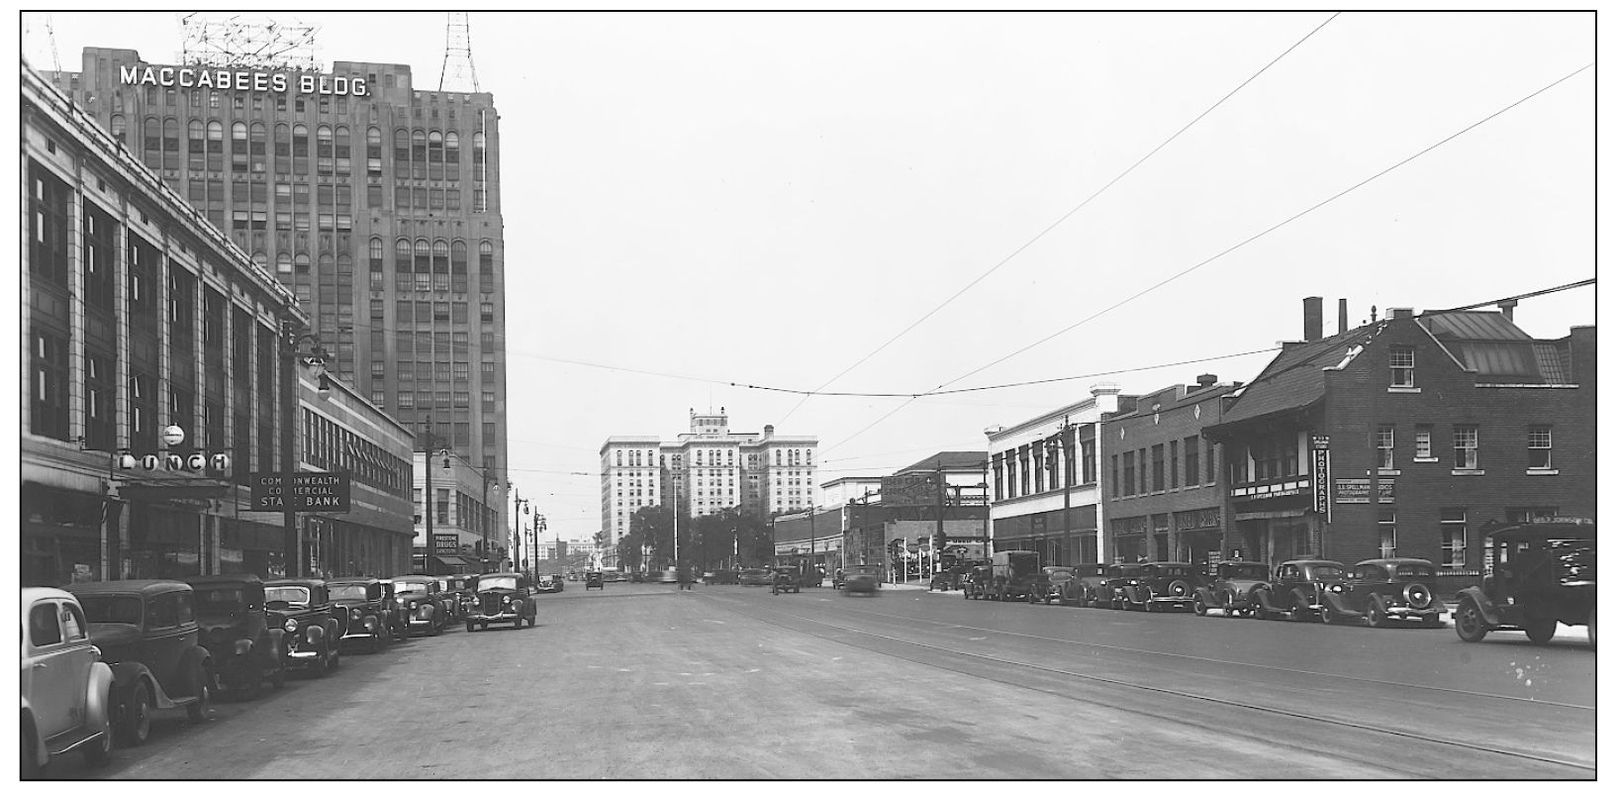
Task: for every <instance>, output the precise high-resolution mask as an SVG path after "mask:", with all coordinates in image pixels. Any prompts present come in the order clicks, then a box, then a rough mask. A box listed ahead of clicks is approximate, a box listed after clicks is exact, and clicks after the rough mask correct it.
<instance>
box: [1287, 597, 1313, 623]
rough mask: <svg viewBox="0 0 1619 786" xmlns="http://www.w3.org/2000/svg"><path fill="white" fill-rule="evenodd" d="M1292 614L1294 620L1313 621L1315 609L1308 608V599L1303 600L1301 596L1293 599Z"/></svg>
mask: <svg viewBox="0 0 1619 786" xmlns="http://www.w3.org/2000/svg"><path fill="white" fill-rule="evenodd" d="M1292 616H1293V621H1294V622H1315V610H1313V609H1311V608H1310V601H1308V600H1305V599H1304V597H1303V596H1299V597H1295V598H1294V599H1293V615H1292Z"/></svg>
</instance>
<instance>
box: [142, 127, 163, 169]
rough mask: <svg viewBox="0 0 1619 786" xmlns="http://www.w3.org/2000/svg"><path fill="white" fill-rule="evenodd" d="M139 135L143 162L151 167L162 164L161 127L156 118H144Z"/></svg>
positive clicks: (154, 167) (157, 166)
mask: <svg viewBox="0 0 1619 786" xmlns="http://www.w3.org/2000/svg"><path fill="white" fill-rule="evenodd" d="M141 137H142V139H143V141H142V143H141V151H142V153H143V155H144V158H143V161H144V163H145V164H146V165H147V166H149V167H151V168H153V169H157V168H159V167H161V166H163V129H162V125H161V123H160V122H159V121H158V119H157V118H155V117H148V118H146V122H145V123H142V124H141Z"/></svg>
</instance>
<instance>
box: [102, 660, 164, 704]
mask: <svg viewBox="0 0 1619 786" xmlns="http://www.w3.org/2000/svg"><path fill="white" fill-rule="evenodd" d="M107 666H108V667H109V668H110V669H111V670H112V689H113V691H114V692H116V693H118V694H119V695H120V700H122V696H124V695H127V694H128V693H129V692H130V691H132V690H134V689H135V685H136V684H138V683H139V682H140V681H141V680H143V679H145V680H147V681H149V682H155V680H153V679H152V670H151V669H148V668H146V664H144V663H141V662H140V661H135V660H125V661H119V662H117V663H109V664H107Z"/></svg>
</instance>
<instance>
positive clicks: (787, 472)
mask: <svg viewBox="0 0 1619 786" xmlns="http://www.w3.org/2000/svg"><path fill="white" fill-rule="evenodd" d="M690 417H691V424H690V430H688V431H686V432H685V433H682V434H680V435H678V436H677V437H676V438H675V439H674V440H673V441H662V440H660V439H659V438H658V437H655V436H612V437H608V438H607V441H606V442H603V443H602V447H601V468H602V469H601V482H602V529H601V531H602V547H603V550H604V552H605V553H606V555H607V556H608V558H609V559H611V557H612V555H613V554H614V548H615V547H616V545H617V543H618V541H619V539H620V538H622V537H624V535H625V534H626V533H628V532H629V527H630V519H631V516H632V515H633V514H634V513H635V511H637V510H640V509H641V508H644V507H652V506H656V505H662V506H665V507H671V508H673V507H676V506H678V508H679V510H680V512H681V515H683V516H686V517H697V516H705V515H709V514H713V513H718V512H720V511H721V510H725V509H728V508H737V509H739V510H740V511H741V512H742V513H744V514H752V515H756V516H760V517H765V516H770V515H774V514H777V513H786V512H789V511H796V510H805V509H808V508H810V507H812V506H813V505H814V504H815V494H814V491H815V488H816V483H815V451H816V448H817V445H818V444H819V440H818V439H817V438H816V437H813V436H785V435H778V434H776V430H775V427H773V426H765V427H764V431H763V432H762V433H761V432H733V431H731V429H730V425H729V423H730V420H729V416H727V415H726V414H725V408H724V407H721V408H720V411H719V413H718V414H714V413H708V414H703V415H699V414H697V411H696V410H692V411H691V413H690Z"/></svg>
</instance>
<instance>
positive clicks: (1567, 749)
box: [52, 584, 1596, 780]
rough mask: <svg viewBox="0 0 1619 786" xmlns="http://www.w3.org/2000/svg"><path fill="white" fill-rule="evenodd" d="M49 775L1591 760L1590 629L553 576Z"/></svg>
mask: <svg viewBox="0 0 1619 786" xmlns="http://www.w3.org/2000/svg"><path fill="white" fill-rule="evenodd" d="M540 601H541V605H540V625H539V627H536V628H533V629H523V630H506V629H502V630H491V631H487V632H480V633H475V634H468V633H466V632H464V631H460V630H456V631H455V632H452V633H447V634H445V635H443V636H440V637H437V638H431V639H418V640H414V641H411V642H409V643H407V644H403V645H399V646H396V647H394V648H392V649H391V650H389V651H387V652H385V653H383V654H380V655H358V654H355V655H350V656H346V657H345V658H344V659H343V666H342V668H341V669H340V670H339V671H338V672H337V673H335V674H333V675H332V676H330V677H327V678H325V679H318V680H317V679H300V680H294V681H292V682H289V684H288V685H287V687H286V688H284V689H283V690H282V691H281V692H279V693H278V694H274V695H269V696H267V697H266V698H263V699H260V700H258V701H255V702H250V703H241V704H226V703H220V704H218V705H216V709H215V711H214V715H215V717H214V719H213V720H211V721H209V722H207V723H204V724H199V725H192V724H188V723H186V722H185V721H184V720H174V721H171V722H167V723H162V724H159V725H158V726H157V728H156V730H155V732H154V735H153V740H152V741H151V742H150V743H148V745H147V746H145V747H143V748H140V749H136V750H117V751H114V754H113V763H112V765H110V766H108V767H107V768H105V769H103V770H100V771H87V770H84V769H82V768H81V767H80V766H79V765H78V764H77V762H70V763H67V764H66V766H60V767H59V768H56V769H53V771H52V774H53V775H57V776H62V777H111V778H135V779H173V778H179V779H193V778H230V779H257V778H273V779H278V780H294V779H332V778H386V779H409V778H435V779H445V778H449V779H454V778H496V779H499V778H548V779H574V778H581V779H582V778H607V779H694V778H724V779H785V778H795V779H800V778H838V779H873V778H884V779H886V778H906V777H910V778H930V779H949V778H980V779H984V778H988V779H1011V778H1062V779H1091V778H1112V777H1118V778H1153V779H1175V780H1182V779H1187V778H1222V779H1224V778H1233V779H1255V778H1260V779H1296V778H1353V779H1382V778H1407V777H1438V778H1457V779H1466V778H1522V779H1545V778H1591V777H1594V776H1595V761H1596V734H1595V726H1596V711H1595V706H1596V698H1595V683H1596V679H1595V675H1596V656H1595V653H1594V652H1592V651H1591V650H1590V649H1589V648H1587V647H1585V646H1584V644H1583V641H1581V640H1578V639H1573V640H1566V639H1565V640H1559V641H1557V642H1554V643H1553V645H1551V646H1547V647H1536V646H1532V645H1530V644H1528V642H1527V641H1526V640H1525V639H1523V637H1522V635H1521V634H1508V633H1502V634H1496V635H1492V636H1491V637H1490V638H1489V639H1486V640H1485V642H1484V643H1482V644H1476V645H1468V644H1464V643H1462V642H1461V641H1459V640H1457V638H1456V636H1455V634H1454V633H1453V632H1451V631H1448V630H1423V629H1413V630H1370V629H1363V628H1358V627H1338V626H1331V627H1329V626H1324V625H1320V624H1305V623H1288V622H1259V621H1254V620H1246V619H1231V620H1225V619H1215V618H1198V617H1194V616H1193V615H1190V614H1146V613H1139V612H1114V611H1104V610H1093V609H1076V608H1058V607H1045V606H1029V605H1026V604H999V603H991V602H967V601H964V600H963V599H962V597H961V595H960V594H959V593H928V592H919V591H895V590H889V591H885V592H883V593H881V594H879V595H878V596H877V597H874V598H860V597H853V598H845V597H842V596H840V595H838V594H837V593H835V592H833V591H831V590H828V589H822V590H815V589H811V590H806V591H804V592H803V593H801V594H794V595H783V596H772V595H771V594H770V593H769V591H768V589H766V588H757V587H699V588H697V589H696V590H694V591H691V592H684V593H682V592H678V591H675V590H674V589H673V588H671V587H665V586H661V585H634V584H614V585H609V588H608V589H607V590H606V591H590V592H584V591H581V590H579V589H578V585H573V586H572V587H571V588H570V589H569V590H568V591H567V592H565V593H562V594H560V595H551V596H544V597H541V598H540Z"/></svg>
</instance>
